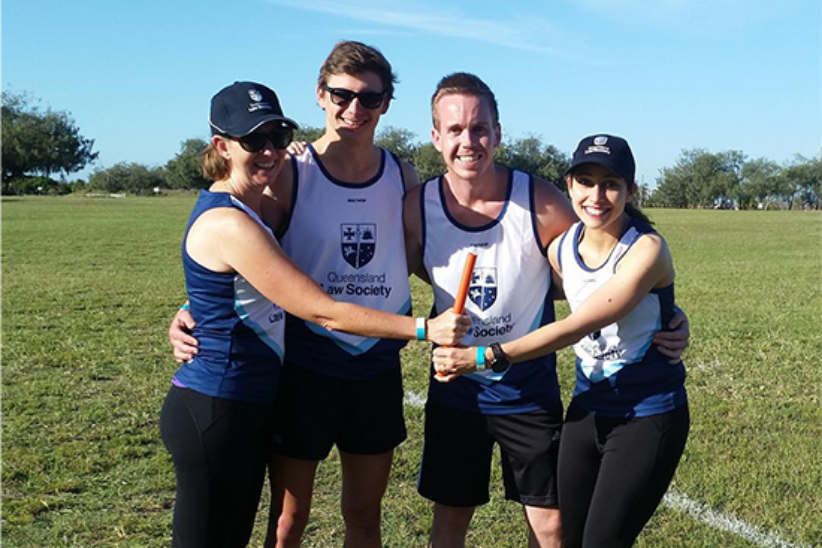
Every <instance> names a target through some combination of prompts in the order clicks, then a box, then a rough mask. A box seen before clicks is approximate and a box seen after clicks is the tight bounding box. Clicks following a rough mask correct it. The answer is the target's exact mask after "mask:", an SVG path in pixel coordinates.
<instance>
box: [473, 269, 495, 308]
mask: <svg viewBox="0 0 822 548" xmlns="http://www.w3.org/2000/svg"><path fill="white" fill-rule="evenodd" d="M468 298H469V299H471V302H472V303H474V304H475V305H477V306H478V307H479V308H480V310H482V311H485V310H488V309H489V308H491V306H492V305H493V304H494V303H495V302H496V301H497V269H496V268H493V267H477V268H474V271H473V272H472V273H471V283H470V285H469V286H468Z"/></svg>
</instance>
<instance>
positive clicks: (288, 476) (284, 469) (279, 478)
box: [265, 453, 319, 548]
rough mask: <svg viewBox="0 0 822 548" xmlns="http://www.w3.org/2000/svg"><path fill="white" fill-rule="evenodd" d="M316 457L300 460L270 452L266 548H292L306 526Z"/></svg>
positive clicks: (316, 463)
mask: <svg viewBox="0 0 822 548" xmlns="http://www.w3.org/2000/svg"><path fill="white" fill-rule="evenodd" d="M318 464H319V461H316V460H300V459H292V458H290V457H284V456H282V455H278V454H276V453H272V454H271V459H270V460H269V469H268V470H269V477H270V478H271V510H270V512H269V515H268V535H267V536H266V539H265V546H266V548H295V547H298V546H300V541H301V539H302V536H303V532H304V531H305V526H306V525H308V516H309V514H310V512H311V496H312V494H313V492H314V475H315V474H316V472H317V465H318Z"/></svg>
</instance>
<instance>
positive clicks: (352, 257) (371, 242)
mask: <svg viewBox="0 0 822 548" xmlns="http://www.w3.org/2000/svg"><path fill="white" fill-rule="evenodd" d="M340 246H341V251H342V256H343V259H345V262H347V263H348V264H350V265H351V266H353V267H354V268H362V267H363V266H365V265H367V264H368V263H370V262H371V259H373V258H374V251H375V250H376V249H377V225H376V224H374V223H359V224H353V223H352V224H342V225H340Z"/></svg>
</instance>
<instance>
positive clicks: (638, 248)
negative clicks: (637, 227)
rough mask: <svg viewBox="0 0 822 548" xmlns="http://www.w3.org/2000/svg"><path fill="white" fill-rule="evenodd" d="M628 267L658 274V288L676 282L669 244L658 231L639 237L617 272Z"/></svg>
mask: <svg viewBox="0 0 822 548" xmlns="http://www.w3.org/2000/svg"><path fill="white" fill-rule="evenodd" d="M626 267H628V268H632V269H637V270H640V271H644V270H648V271H649V272H654V273H656V275H657V277H658V279H659V282H658V283H657V284H656V287H662V286H665V285H669V284H670V283H671V282H673V280H674V275H675V273H674V266H673V259H672V257H671V252H670V249H669V248H668V243H667V242H666V241H665V238H663V237H662V235H660V234H659V233H658V232H656V231H648V232H642V233H641V234H640V235H639V237H638V238H637V239H636V241H634V243H633V245H631V248H630V249H629V250H628V251H627V252H626V253H625V257H624V258H623V259H622V260H621V261H620V263H619V264H618V265H617V270H619V269H621V268H626Z"/></svg>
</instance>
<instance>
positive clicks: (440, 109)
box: [431, 94, 501, 180]
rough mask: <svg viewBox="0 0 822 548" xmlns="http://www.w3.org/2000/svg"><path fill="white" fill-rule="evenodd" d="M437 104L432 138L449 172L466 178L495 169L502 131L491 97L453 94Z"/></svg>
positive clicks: (473, 177) (475, 176)
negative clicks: (492, 111)
mask: <svg viewBox="0 0 822 548" xmlns="http://www.w3.org/2000/svg"><path fill="white" fill-rule="evenodd" d="M434 108H435V109H436V119H437V120H438V123H437V125H436V126H435V127H434V128H433V129H432V130H431V138H432V140H433V142H434V147H435V148H436V149H437V150H438V151H439V152H440V153H441V154H442V158H443V160H444V161H445V166H446V167H447V168H448V172H449V173H450V174H452V175H454V176H456V177H459V178H461V179H464V180H472V179H476V178H477V177H480V176H482V175H485V174H487V173H489V172H492V171H493V169H494V149H495V148H496V147H497V146H498V145H499V143H500V133H501V131H500V127H499V124H498V123H495V122H494V118H493V115H492V113H491V108H490V107H489V105H488V103H487V101H486V100H485V99H484V98H482V97H479V96H477V95H466V94H449V95H444V96H442V97H440V98H439V100H438V101H437V103H436V105H434Z"/></svg>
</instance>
